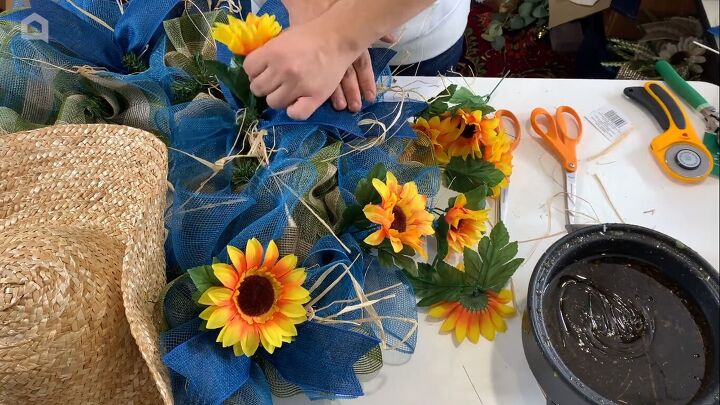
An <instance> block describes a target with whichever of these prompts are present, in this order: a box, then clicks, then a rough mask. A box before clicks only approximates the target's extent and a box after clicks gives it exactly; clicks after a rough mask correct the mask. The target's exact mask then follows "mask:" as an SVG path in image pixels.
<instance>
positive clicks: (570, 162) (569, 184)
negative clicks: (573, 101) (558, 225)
mask: <svg viewBox="0 0 720 405" xmlns="http://www.w3.org/2000/svg"><path fill="white" fill-rule="evenodd" d="M568 117H569V118H568ZM569 119H573V120H574V124H575V126H576V127H577V132H576V133H574V134H573V133H571V132H570V130H569V128H568V123H569ZM543 120H544V121H545V123H543V122H542V121H543ZM530 125H531V126H532V128H533V130H534V131H535V132H536V133H537V134H538V136H540V138H541V139H542V140H543V141H545V143H546V144H547V146H548V147H549V148H550V150H551V151H552V152H553V153H554V154H555V157H556V158H557V159H558V160H559V161H560V164H561V165H562V167H563V169H565V225H566V228H568V231H570V230H572V228H573V226H572V225H573V222H574V221H573V220H574V219H575V212H576V209H575V207H576V201H577V191H576V190H577V187H576V186H577V176H576V173H575V171H576V170H577V169H578V160H577V146H578V144H579V143H580V140H581V139H582V132H583V128H582V119H581V118H580V115H578V113H577V111H575V109H573V108H572V107H568V106H560V107H558V108H557V110H556V111H555V116H553V115H552V114H550V113H549V112H548V111H547V110H546V109H544V108H536V109H534V110H533V111H532V113H531V114H530Z"/></svg>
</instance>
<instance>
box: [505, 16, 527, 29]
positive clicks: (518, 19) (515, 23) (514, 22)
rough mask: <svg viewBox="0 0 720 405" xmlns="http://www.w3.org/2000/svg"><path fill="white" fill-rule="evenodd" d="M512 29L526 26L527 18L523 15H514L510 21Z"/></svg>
mask: <svg viewBox="0 0 720 405" xmlns="http://www.w3.org/2000/svg"><path fill="white" fill-rule="evenodd" d="M508 25H509V26H510V29H511V30H519V29H521V28H524V27H525V19H524V18H522V16H519V15H514V16H512V17H511V18H510V20H509V21H508Z"/></svg>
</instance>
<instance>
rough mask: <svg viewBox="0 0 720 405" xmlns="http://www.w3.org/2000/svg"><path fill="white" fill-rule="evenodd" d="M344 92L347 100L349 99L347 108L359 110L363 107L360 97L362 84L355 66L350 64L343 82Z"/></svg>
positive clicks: (354, 110) (353, 110)
mask: <svg viewBox="0 0 720 405" xmlns="http://www.w3.org/2000/svg"><path fill="white" fill-rule="evenodd" d="M340 85H341V86H342V90H343V93H345V100H347V108H348V110H350V111H352V112H358V111H360V109H361V108H362V100H361V99H360V85H359V84H358V78H357V74H355V68H354V67H352V66H350V67H349V68H348V69H347V70H346V71H345V76H343V79H342V82H340Z"/></svg>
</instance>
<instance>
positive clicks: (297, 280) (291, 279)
mask: <svg viewBox="0 0 720 405" xmlns="http://www.w3.org/2000/svg"><path fill="white" fill-rule="evenodd" d="M306 278H307V273H306V272H305V271H304V270H302V269H300V270H293V271H289V272H287V273H286V274H285V275H284V276H282V277H280V282H281V283H282V284H283V285H287V284H290V285H295V286H300V285H303V283H304V282H305V279H306Z"/></svg>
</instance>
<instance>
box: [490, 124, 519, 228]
mask: <svg viewBox="0 0 720 405" xmlns="http://www.w3.org/2000/svg"><path fill="white" fill-rule="evenodd" d="M495 118H497V119H499V120H500V124H499V125H498V130H499V132H500V133H503V132H504V133H506V134H507V135H508V136H509V137H511V138H512V139H513V141H512V143H511V144H510V151H511V152H512V151H514V150H515V148H517V146H518V143H520V136H521V132H520V121H518V119H517V117H515V114H513V113H512V112H511V111H508V110H497V111H495ZM508 123H509V124H510V126H508V125H507V124H508ZM510 128H512V131H509V129H510ZM509 193H510V186H509V185H508V186H507V187H505V188H503V189H502V190H500V197H499V200H498V205H497V220H498V221H502V222H505V217H506V214H507V211H508V210H507V204H508V195H509Z"/></svg>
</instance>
